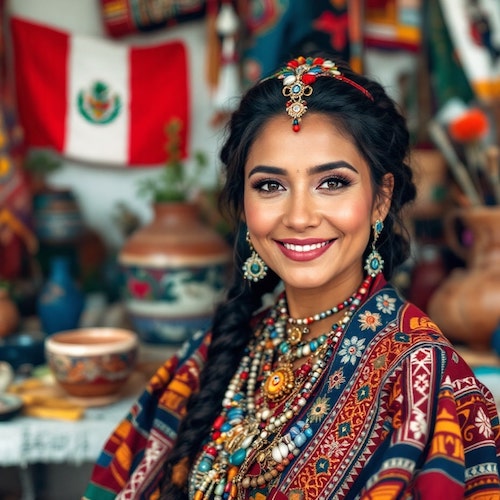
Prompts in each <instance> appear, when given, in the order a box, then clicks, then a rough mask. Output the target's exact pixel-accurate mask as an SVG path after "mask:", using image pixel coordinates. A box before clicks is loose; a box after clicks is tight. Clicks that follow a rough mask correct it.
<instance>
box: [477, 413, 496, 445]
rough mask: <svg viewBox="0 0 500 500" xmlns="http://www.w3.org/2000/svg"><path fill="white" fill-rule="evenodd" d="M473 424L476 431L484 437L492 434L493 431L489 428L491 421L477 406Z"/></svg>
mask: <svg viewBox="0 0 500 500" xmlns="http://www.w3.org/2000/svg"><path fill="white" fill-rule="evenodd" d="M475 424H476V427H477V429H478V431H479V432H480V433H481V434H483V436H484V437H487V438H489V437H491V436H492V435H493V431H492V430H491V421H490V419H489V418H488V417H487V415H486V414H485V413H484V410H483V409H482V408H479V410H478V412H477V415H476V419H475Z"/></svg>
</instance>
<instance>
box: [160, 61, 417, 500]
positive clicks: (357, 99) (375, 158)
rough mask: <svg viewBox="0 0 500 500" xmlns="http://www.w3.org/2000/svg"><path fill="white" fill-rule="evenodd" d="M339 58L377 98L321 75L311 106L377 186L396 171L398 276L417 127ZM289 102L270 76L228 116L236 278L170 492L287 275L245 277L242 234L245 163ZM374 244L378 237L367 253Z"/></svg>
mask: <svg viewBox="0 0 500 500" xmlns="http://www.w3.org/2000/svg"><path fill="white" fill-rule="evenodd" d="M321 55H322V54H321ZM336 63H337V65H338V67H339V69H340V70H341V71H342V73H343V74H344V75H345V76H346V77H348V78H349V79H351V80H353V81H354V82H356V83H358V84H359V85H361V86H362V87H363V88H365V89H366V90H367V91H368V92H369V93H370V94H371V96H372V97H373V101H371V100H370V99H369V98H368V97H366V96H365V95H364V94H363V93H362V92H361V91H360V90H359V89H357V88H355V87H354V86H352V85H350V84H349V83H346V82H345V81H340V80H337V79H335V78H332V77H321V78H318V79H317V81H316V82H315V83H314V85H313V93H312V95H311V96H309V97H308V98H307V107H308V111H307V114H310V113H319V114H322V115H324V116H325V117H326V118H327V119H330V120H331V121H332V123H333V124H334V125H335V126H336V127H338V128H339V129H340V130H342V131H343V132H344V133H345V134H346V137H349V138H351V140H353V142H354V144H355V145H356V147H357V148H358V149H359V151H360V153H361V154H362V155H363V157H364V159H365V160H366V162H367V163H368V165H369V166H370V169H371V178H372V184H373V186H374V189H375V191H376V192H380V188H381V186H382V183H383V177H384V175H385V174H387V173H391V174H392V175H393V178H394V189H393V194H392V199H391V207H390V210H389V213H388V215H387V217H386V219H385V220H384V229H383V232H382V234H381V236H380V238H379V240H378V242H377V250H378V251H379V253H380V254H381V256H382V258H383V259H384V275H385V277H386V278H387V279H390V277H391V276H392V274H393V272H394V270H395V269H396V268H397V266H399V265H400V264H402V263H403V262H404V261H405V260H406V259H407V258H408V255H409V242H408V238H407V233H406V231H405V230H404V225H403V223H402V220H401V217H400V212H401V209H402V207H403V206H404V205H405V204H407V203H409V202H410V201H412V200H413V199H414V198H415V195H416V191H415V186H414V184H413V180H412V171H411V170H410V168H409V166H408V164H407V159H408V154H409V134H408V131H407V128H406V123H405V119H404V117H403V116H402V115H401V113H400V112H399V111H398V109H397V107H396V105H395V103H394V102H393V101H392V100H391V99H390V98H389V96H388V95H387V94H386V92H385V91H384V89H383V88H382V86H381V85H379V84H378V83H376V82H374V81H371V80H369V79H368V78H366V77H364V76H362V75H358V74H357V73H354V72H353V71H352V70H351V69H350V68H349V67H348V66H347V65H345V64H339V63H338V61H336ZM285 102H286V98H285V97H284V96H283V94H282V82H281V81H280V80H278V79H276V78H270V79H267V80H265V81H262V82H260V83H258V84H257V85H255V86H254V87H252V88H251V89H250V90H248V91H247V92H246V94H245V95H244V96H243V98H242V99H241V102H240V105H239V108H238V109H237V110H236V111H235V112H234V113H233V115H232V117H231V120H230V122H229V124H228V135H227V138H226V141H225V143H224V145H223V147H222V150H221V154H220V159H221V161H222V164H223V165H224V167H225V176H226V177H225V184H224V187H223V189H222V192H221V197H220V207H221V210H222V211H223V213H224V214H225V215H226V216H227V217H228V218H229V219H231V220H232V221H233V222H234V223H235V225H236V226H239V227H240V235H239V237H238V238H237V240H236V245H235V257H234V266H233V267H234V269H233V278H232V284H231V285H230V286H229V288H228V297H227V300H226V301H225V302H224V303H223V304H221V305H220V306H219V307H218V309H217V311H216V313H215V315H214V319H213V323H212V341H211V345H210V348H209V352H208V361H207V363H206V365H205V367H204V369H203V371H202V373H201V377H200V389H199V391H198V392H197V393H196V394H194V395H193V396H192V397H191V398H190V400H189V402H188V405H187V414H186V417H185V418H184V419H183V420H182V422H181V425H180V428H179V434H178V439H177V441H176V444H175V446H174V448H173V450H172V452H171V454H170V455H169V458H168V460H167V462H166V464H165V469H164V471H165V476H164V481H163V486H162V496H161V499H163V500H166V499H168V500H180V499H182V500H186V499H187V498H188V497H187V483H186V479H187V471H188V470H190V468H191V466H192V464H193V462H194V460H195V458H196V456H197V454H198V453H199V451H200V449H201V446H202V444H203V441H204V440H205V439H206V437H207V436H208V435H209V432H210V428H211V425H212V423H213V421H214V420H215V418H216V417H217V415H218V414H219V412H220V410H221V408H222V399H223V397H224V392H225V390H226V388H227V386H228V384H229V381H230V379H231V377H232V376H233V374H234V373H235V371H236V369H237V366H238V364H239V362H240V359H241V357H242V355H243V351H244V348H245V346H246V344H247V342H248V340H249V338H250V335H251V327H250V320H251V318H252V316H253V314H254V313H255V311H256V310H257V309H258V308H259V307H261V305H262V297H263V295H264V294H265V293H269V292H272V291H273V290H274V289H275V288H276V286H277V284H278V283H279V278H278V277H277V276H276V274H275V273H273V272H272V271H270V272H269V273H268V275H267V276H266V278H265V279H263V280H262V281H260V282H258V283H252V284H251V286H250V285H249V284H248V283H246V282H245V280H244V279H243V276H242V270H241V268H242V264H243V262H244V260H245V258H246V256H247V255H246V254H247V252H248V249H247V245H245V244H244V238H242V237H241V233H243V234H244V231H243V230H242V229H241V223H240V221H241V219H242V214H243V189H244V175H243V171H244V167H245V162H246V159H247V157H248V153H249V150H250V148H251V146H252V144H253V143H254V141H255V139H256V138H257V137H258V134H259V133H260V131H261V130H262V128H263V126H264V125H265V124H266V122H267V121H268V120H269V119H270V118H272V117H274V116H276V115H281V114H283V113H285ZM307 114H306V116H305V118H304V119H305V120H307ZM299 133H300V132H299ZM369 251H370V245H368V247H367V250H366V253H368V252H369ZM176 464H182V467H183V469H184V474H181V479H180V480H178V479H177V476H176V471H175V465H176ZM174 476H175V477H174Z"/></svg>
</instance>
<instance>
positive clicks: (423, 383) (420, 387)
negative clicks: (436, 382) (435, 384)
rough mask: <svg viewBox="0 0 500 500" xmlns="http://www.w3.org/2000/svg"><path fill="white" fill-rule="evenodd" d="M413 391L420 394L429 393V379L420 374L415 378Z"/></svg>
mask: <svg viewBox="0 0 500 500" xmlns="http://www.w3.org/2000/svg"><path fill="white" fill-rule="evenodd" d="M415 379H416V380H415V390H416V391H418V392H419V393H420V394H428V393H429V378H428V377H427V375H424V374H420V375H417V376H416V377H415Z"/></svg>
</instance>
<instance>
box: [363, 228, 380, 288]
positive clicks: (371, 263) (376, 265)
mask: <svg viewBox="0 0 500 500" xmlns="http://www.w3.org/2000/svg"><path fill="white" fill-rule="evenodd" d="M382 229H384V222H383V221H381V220H380V219H377V220H376V221H375V223H374V224H373V240H372V251H371V252H370V254H369V255H368V257H367V258H366V261H365V271H366V272H367V273H368V274H369V275H370V276H371V277H373V278H374V277H375V276H377V274H379V273H381V272H382V271H383V269H384V261H383V259H382V256H381V255H380V254H379V253H378V252H377V250H376V248H375V244H376V243H377V240H378V237H379V236H380V233H381V232H382Z"/></svg>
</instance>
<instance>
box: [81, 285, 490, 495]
mask: <svg viewBox="0 0 500 500" xmlns="http://www.w3.org/2000/svg"><path fill="white" fill-rule="evenodd" d="M208 342H209V337H208V336H205V337H204V338H203V339H202V343H201V344H200V338H199V337H197V338H195V339H194V340H193V342H192V343H191V344H190V346H189V347H188V352H186V351H185V352H184V353H183V354H182V355H181V356H176V357H174V358H173V359H172V360H170V361H168V362H167V363H166V364H165V365H164V366H163V367H162V368H161V369H160V370H159V371H158V373H157V374H156V376H155V377H154V378H153V379H152V380H151V382H150V384H149V386H148V388H147V390H146V391H145V392H144V393H143V395H142V396H141V397H140V399H139V400H138V402H137V404H135V405H134V406H133V408H132V409H131V412H130V413H129V415H128V416H127V417H126V418H125V419H124V420H123V421H122V422H121V423H120V424H119V425H118V427H117V428H116V430H115V432H114V433H113V434H112V436H111V437H110V439H109V440H108V442H107V444H106V445H105V447H104V450H103V452H102V454H101V456H100V457H99V459H98V462H97V464H96V466H95V468H94V472H93V475H92V479H91V483H90V484H89V486H88V488H87V491H86V493H85V495H84V499H87V500H111V499H114V498H119V499H125V498H144V499H146V498H148V499H155V498H158V485H159V482H160V481H161V478H162V474H161V470H162V463H163V461H164V459H165V457H166V456H167V454H168V452H169V449H171V447H172V445H173V441H174V440H175V435H176V429H177V426H178V423H179V419H180V418H181V417H182V415H183V413H184V411H185V404H186V398H187V397H188V396H189V395H190V394H191V393H192V391H194V390H196V388H197V386H198V376H199V370H200V369H201V367H202V365H203V363H204V361H205V359H206V352H207V343H208ZM306 419H307V421H308V422H309V425H310V426H311V429H312V431H313V436H312V438H311V439H310V440H309V441H308V442H307V443H306V444H305V446H304V447H302V448H301V453H300V455H299V456H298V457H297V458H295V459H294V460H291V462H290V464H289V465H288V466H286V467H285V468H284V470H283V471H282V473H281V474H280V475H278V477H276V478H275V479H274V480H273V481H272V482H271V484H270V485H268V486H266V487H263V488H257V489H253V490H252V491H246V492H245V493H244V497H245V498H247V499H251V500H263V499H265V498H267V499H269V500H292V499H300V500H318V499H327V498H339V499H341V498H362V499H365V500H368V499H371V500H382V499H388V498H423V499H425V500H442V499H443V498H465V499H474V500H479V499H486V498H499V497H500V480H499V476H498V464H499V456H500V425H499V419H498V414H497V409H496V406H495V402H494V399H493V396H492V395H491V393H490V391H489V390H488V389H487V388H486V387H485V386H484V385H483V384H481V383H480V382H479V381H478V380H477V379H476V378H475V376H474V374H473V372H472V371H471V369H470V368H469V367H468V365H467V364H466V363H465V362H464V360H463V359H462V358H460V356H459V355H458V354H457V353H456V352H455V351H454V349H453V347H452V346H451V345H450V343H449V342H448V341H447V340H446V339H445V338H444V336H443V335H442V334H441V333H440V332H439V330H438V328H437V326H436V325H435V324H434V323H432V322H431V321H430V320H429V318H428V317H426V316H425V315H424V314H423V313H422V312H421V311H420V310H419V309H417V308H416V307H415V306H413V305H410V304H408V303H407V302H405V301H404V300H403V299H402V298H401V297H400V295H399V294H398V293H397V291H396V290H395V289H394V288H393V287H392V286H390V285H388V284H387V283H385V282H384V280H383V278H381V277H379V278H377V280H376V282H375V283H374V290H373V293H372V294H371V296H370V297H369V298H368V299H367V301H366V302H365V303H364V304H362V306H361V307H360V309H359V310H358V311H357V312H356V313H355V314H354V315H353V317H352V319H351V322H350V323H349V326H348V328H347V330H346V332H345V334H344V337H343V339H342V340H341V342H339V346H338V350H337V352H336V353H335V355H334V357H333V358H332V362H331V365H330V366H329V368H328V370H327V371H325V372H324V373H323V374H322V379H321V381H320V383H319V386H318V389H317V392H316V393H315V394H314V396H313V397H311V398H310V399H309V400H308V403H307V404H306V405H305V406H304V408H303V410H302V411H301V412H299V414H298V415H297V416H296V418H294V419H292V421H291V422H289V423H288V424H287V425H289V426H292V425H294V423H295V422H297V421H298V420H306ZM250 460H252V457H250ZM259 472H260V470H259V465H258V462H256V461H255V462H254V465H253V466H251V468H250V471H249V473H250V474H252V475H258V474H259Z"/></svg>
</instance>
